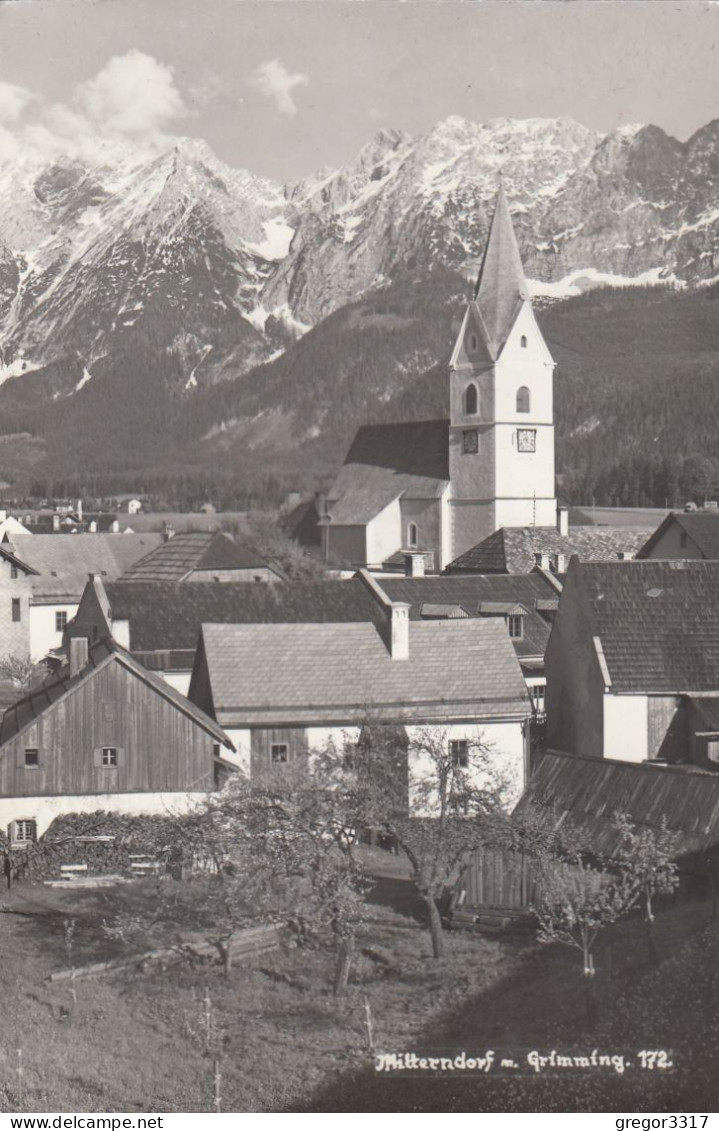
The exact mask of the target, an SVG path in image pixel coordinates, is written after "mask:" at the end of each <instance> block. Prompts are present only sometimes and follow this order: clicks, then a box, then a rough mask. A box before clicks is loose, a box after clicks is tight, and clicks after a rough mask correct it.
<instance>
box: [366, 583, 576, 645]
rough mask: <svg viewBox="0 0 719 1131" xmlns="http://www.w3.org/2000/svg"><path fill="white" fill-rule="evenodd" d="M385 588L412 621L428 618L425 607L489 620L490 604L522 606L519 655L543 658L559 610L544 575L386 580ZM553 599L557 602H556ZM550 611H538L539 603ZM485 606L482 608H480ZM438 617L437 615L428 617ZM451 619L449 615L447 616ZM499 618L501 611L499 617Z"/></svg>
mask: <svg viewBox="0 0 719 1131" xmlns="http://www.w3.org/2000/svg"><path fill="white" fill-rule="evenodd" d="M380 584H381V586H382V588H383V589H384V591H385V593H386V594H387V596H388V597H389V598H390V600H392V601H405V602H406V603H407V604H408V605H409V606H410V611H409V615H410V619H411V620H420V619H423V618H427V617H428V614H427V613H426V612H423V609H424V606H425V605H426V604H428V605H430V606H433V607H435V608H436V607H437V606H441V607H443V608H445V609H451V608H452V607H458V606H459V607H461V608H462V609H464V610H465V612H466V615H468V616H470V617H480V616H482V615H484V616H485V617H487V616H489V615H490V613H489V612H488V610H487V608H486V607H484V606H486V604H487V603H488V602H490V603H491V602H495V603H497V602H499V603H500V604H502V611H506V609H509V608H510V606H514V605H521V607H522V609H523V610H524V611H525V613H526V615H525V616H524V618H523V634H522V637H521V638H516V639H513V640H512V644H513V645H514V649H515V651H516V653H517V655H518V656H519V657H520V659H521V658H523V657H527V656H543V655H544V651H545V648H546V647H547V641H548V640H549V633H550V629H551V625H552V619H553V613H554V610H555V608H556V596H557V594H556V591H555V590H554V588H553V587H552V586H551V585H550V583H549V582H548V581H547V580H546V578H545V577H544V576H543V575H542V574H541V573H527V574H517V575H513V576H507V575H506V574H505V575H502V574H498V575H496V576H489V577H480V576H477V575H475V576H471V575H468V576H464V577H462V576H443V577H391V578H390V577H383V578H382V579H381V581H380ZM553 599H554V600H553ZM540 602H541V603H542V604H543V605H547V604H548V603H549V604H550V606H552V607H550V608H539V607H538V606H539V603H540ZM480 606H482V608H481V607H480ZM429 615H431V616H434V617H438V616H439V613H438V612H433V613H432V614H429ZM445 615H448V614H445ZM496 615H500V610H497V614H496Z"/></svg>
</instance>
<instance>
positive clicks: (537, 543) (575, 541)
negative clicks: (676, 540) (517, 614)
mask: <svg viewBox="0 0 719 1131" xmlns="http://www.w3.org/2000/svg"><path fill="white" fill-rule="evenodd" d="M645 541H646V532H645V531H636V530H629V529H627V528H625V527H622V526H570V525H569V521H568V511H567V508H566V507H559V508H558V510H557V524H556V526H521V527H520V526H517V527H506V526H505V527H502V528H501V529H500V530H495V532H494V533H493V534H490V535H489V537H488V538H485V539H484V540H483V541H482V542H479V543H478V544H477V545H476V546H472V547H471V548H470V549H469V550H467V551H466V553H464V554H460V556H459V557H458V558H455V560H454V561H453V562H450V563H449V565H448V566H447V568H446V569H445V573H450V574H469V573H529V572H530V570H532V569H534V568H535V567H536V568H539V569H545V570H547V569H548V570H551V571H552V572H553V573H555V574H558V575H562V574H564V573H566V571H567V568H568V566H569V559H570V558H571V557H573V556H574V555H575V554H576V556H577V557H578V558H579V560H580V561H583V562H611V561H629V560H631V559H632V558H633V557H635V556H637V554H638V551H639V549H640V547H641V546H643V544H644V542H645Z"/></svg>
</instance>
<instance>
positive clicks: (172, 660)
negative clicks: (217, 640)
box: [66, 574, 380, 694]
mask: <svg viewBox="0 0 719 1131" xmlns="http://www.w3.org/2000/svg"><path fill="white" fill-rule="evenodd" d="M379 617H380V613H379V611H378V607H377V602H376V601H375V599H374V598H373V596H372V595H371V594H370V593H369V592H368V590H367V588H366V587H365V586H364V585H363V584H362V582H361V581H358V580H349V581H319V582H317V581H315V582H309V583H304V584H293V585H247V584H246V583H245V582H238V583H233V582H227V583H225V584H223V585H186V584H184V583H177V582H175V583H172V584H170V583H164V584H159V583H150V584H148V583H147V582H130V581H127V580H122V581H116V582H105V580H104V579H103V578H101V577H99V576H98V575H96V574H95V575H92V576H91V577H90V578H89V579H87V581H86V585H85V590H84V592H83V595H82V600H81V601H80V605H79V608H78V610H77V614H76V616H75V617H74V619H73V620H72V621H71V622H70V623H69V624H68V627H67V632H66V637H67V638H68V639H69V638H71V637H72V636H74V635H85V636H88V637H89V639H90V640H100V639H102V638H103V636H112V637H114V639H115V640H117V641H118V643H120V644H121V645H122V646H123V647H126V648H128V649H129V650H130V651H131V652H132V654H133V656H135V658H136V659H137V660H139V661H140V663H142V664H143V665H144V666H145V667H147V668H149V669H150V670H151V671H155V672H157V673H158V675H161V676H162V677H163V678H164V679H166V680H167V681H168V682H169V683H171V684H172V686H173V687H175V688H177V689H178V690H179V691H182V692H183V694H186V693H187V691H188V689H189V686H190V676H191V673H192V668H193V665H194V660H195V651H196V648H197V641H198V639H199V636H200V629H201V627H202V625H203V624H204V623H211V624H232V623H238V624H243V623H249V624H255V623H265V622H269V623H276V624H311V623H314V622H331V623H339V622H344V623H348V622H357V623H361V622H364V621H368V622H370V623H373V622H374V621H375V620H377V619H378V618H379ZM66 644H67V639H66Z"/></svg>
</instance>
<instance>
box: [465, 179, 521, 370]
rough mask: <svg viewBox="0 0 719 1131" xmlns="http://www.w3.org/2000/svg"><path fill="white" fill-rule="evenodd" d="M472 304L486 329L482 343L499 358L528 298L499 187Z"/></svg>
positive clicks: (504, 201)
mask: <svg viewBox="0 0 719 1131" xmlns="http://www.w3.org/2000/svg"><path fill="white" fill-rule="evenodd" d="M474 297H475V302H476V305H477V308H478V310H479V314H480V315H481V322H480V324H481V325H483V327H484V329H485V342H486V345H487V348H488V350H489V352H490V354H491V356H492V357H493V358H495V359H496V358H498V357H499V355H500V353H501V352H502V348H503V347H504V343H505V342H506V340H507V338H508V337H509V332H510V330H511V329H512V326H513V325H514V322H515V319H516V317H517V315H518V313H519V311H520V310H521V308H522V305H523V304H524V303H525V302H526V301H527V300H528V298H529V291H528V288H527V283H526V280H525V278H524V270H523V268H522V260H521V257H520V254H519V248H518V246H517V239H516V236H515V234H514V228H513V226H512V218H511V216H510V214H509V204H508V203H507V197H506V194H505V191H504V188H503V186H502V185H500V187H499V191H498V193H497V200H496V204H495V206H494V214H493V216H492V221H491V224H490V228H489V235H488V236H487V244H486V247H485V249H484V256H483V258H482V265H481V267H480V269H479V278H478V279H477V286H476V289H475V294H474Z"/></svg>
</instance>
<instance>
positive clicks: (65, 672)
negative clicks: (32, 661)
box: [0, 637, 234, 750]
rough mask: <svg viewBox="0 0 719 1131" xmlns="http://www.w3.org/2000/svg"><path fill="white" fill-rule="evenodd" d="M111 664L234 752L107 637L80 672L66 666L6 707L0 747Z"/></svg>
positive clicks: (199, 714)
mask: <svg viewBox="0 0 719 1131" xmlns="http://www.w3.org/2000/svg"><path fill="white" fill-rule="evenodd" d="M112 660H116V661H118V662H119V663H122V664H123V665H124V666H125V667H126V668H128V669H129V670H130V671H131V672H133V674H134V675H136V676H137V677H138V679H141V680H142V681H143V682H144V683H146V684H148V685H149V686H150V687H152V688H153V690H154V691H156V692H157V693H158V694H159V695H161V696H163V698H165V699H168V700H169V701H170V702H171V703H173V704H174V706H175V707H177V708H178V710H180V711H181V712H182V713H183V714H184V715H187V716H188V717H189V718H191V719H192V720H193V722H195V723H197V724H198V726H201V727H202V728H203V730H205V731H207V733H208V734H210V735H212V737H213V738H214V739H216V741H217V742H219V743H221V744H222V745H223V746H227V747H228V748H229V749H230V750H233V749H234V747H233V745H232V743H231V742H230V740H229V738H228V737H227V735H226V734H225V733H224V731H223V730H222V728H221V727H220V726H218V724H217V723H216V722H215V720H214V719H211V718H210V717H209V715H207V714H205V712H204V711H202V710H201V709H200V708H199V707H198V706H196V704H195V703H191V702H190V700H189V699H187V698H186V696H184V695H182V694H181V693H180V692H179V691H176V690H175V688H174V687H171V686H170V684H169V683H167V681H166V680H164V679H162V678H161V677H160V676H157V675H154V674H153V673H152V672H150V671H148V670H147V669H146V668H145V667H143V665H142V664H140V663H138V661H137V660H135V659H134V658H133V657H132V656H131V655H130V653H129V652H127V651H126V650H125V649H124V648H122V647H121V646H120V645H119V644H118V643H117V642H116V641H115V640H113V639H112V638H109V637H108V638H107V639H104V640H100V641H98V642H97V643H96V644H93V646H92V647H91V648H89V649H88V661H87V664H86V665H85V667H84V668H83V669H82V671H80V672H78V673H76V674H75V675H71V674H70V667H69V665H66V666H65V667H64V668H62V669H61V670H60V672H59V673H58V674H57V675H56V676H55V677H54V678H53V679H50V680H47V682H45V683H44V684H42V685H41V686H40V687H39V688H36V689H35V690H34V691H32V692H30V694H29V695H26V696H24V697H23V698H22V699H20V700H18V701H17V702H16V703H14V704H13V705H12V706H11V707H9V708H8V709H7V710H6V711H5V714H4V715H3V717H2V722H1V723H0V746H3V745H4V744H5V743H6V742H8V741H9V740H10V739H11V738H13V737H14V736H15V735H16V734H18V733H19V732H20V731H21V730H23V729H24V728H25V727H26V726H28V724H29V723H31V722H33V721H34V720H35V719H37V718H38V717H39V716H40V715H42V714H43V713H44V712H45V711H46V710H47V709H48V708H49V707H51V706H52V705H53V703H57V702H58V700H60V699H62V698H64V697H65V696H66V695H69V694H70V692H71V691H73V690H74V689H75V687H77V686H78V684H80V683H83V682H84V681H85V680H86V679H89V678H90V677H91V676H92V674H93V672H94V671H95V670H97V669H98V668H100V667H104V665H105V664H106V663H110V662H111V661H112Z"/></svg>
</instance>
